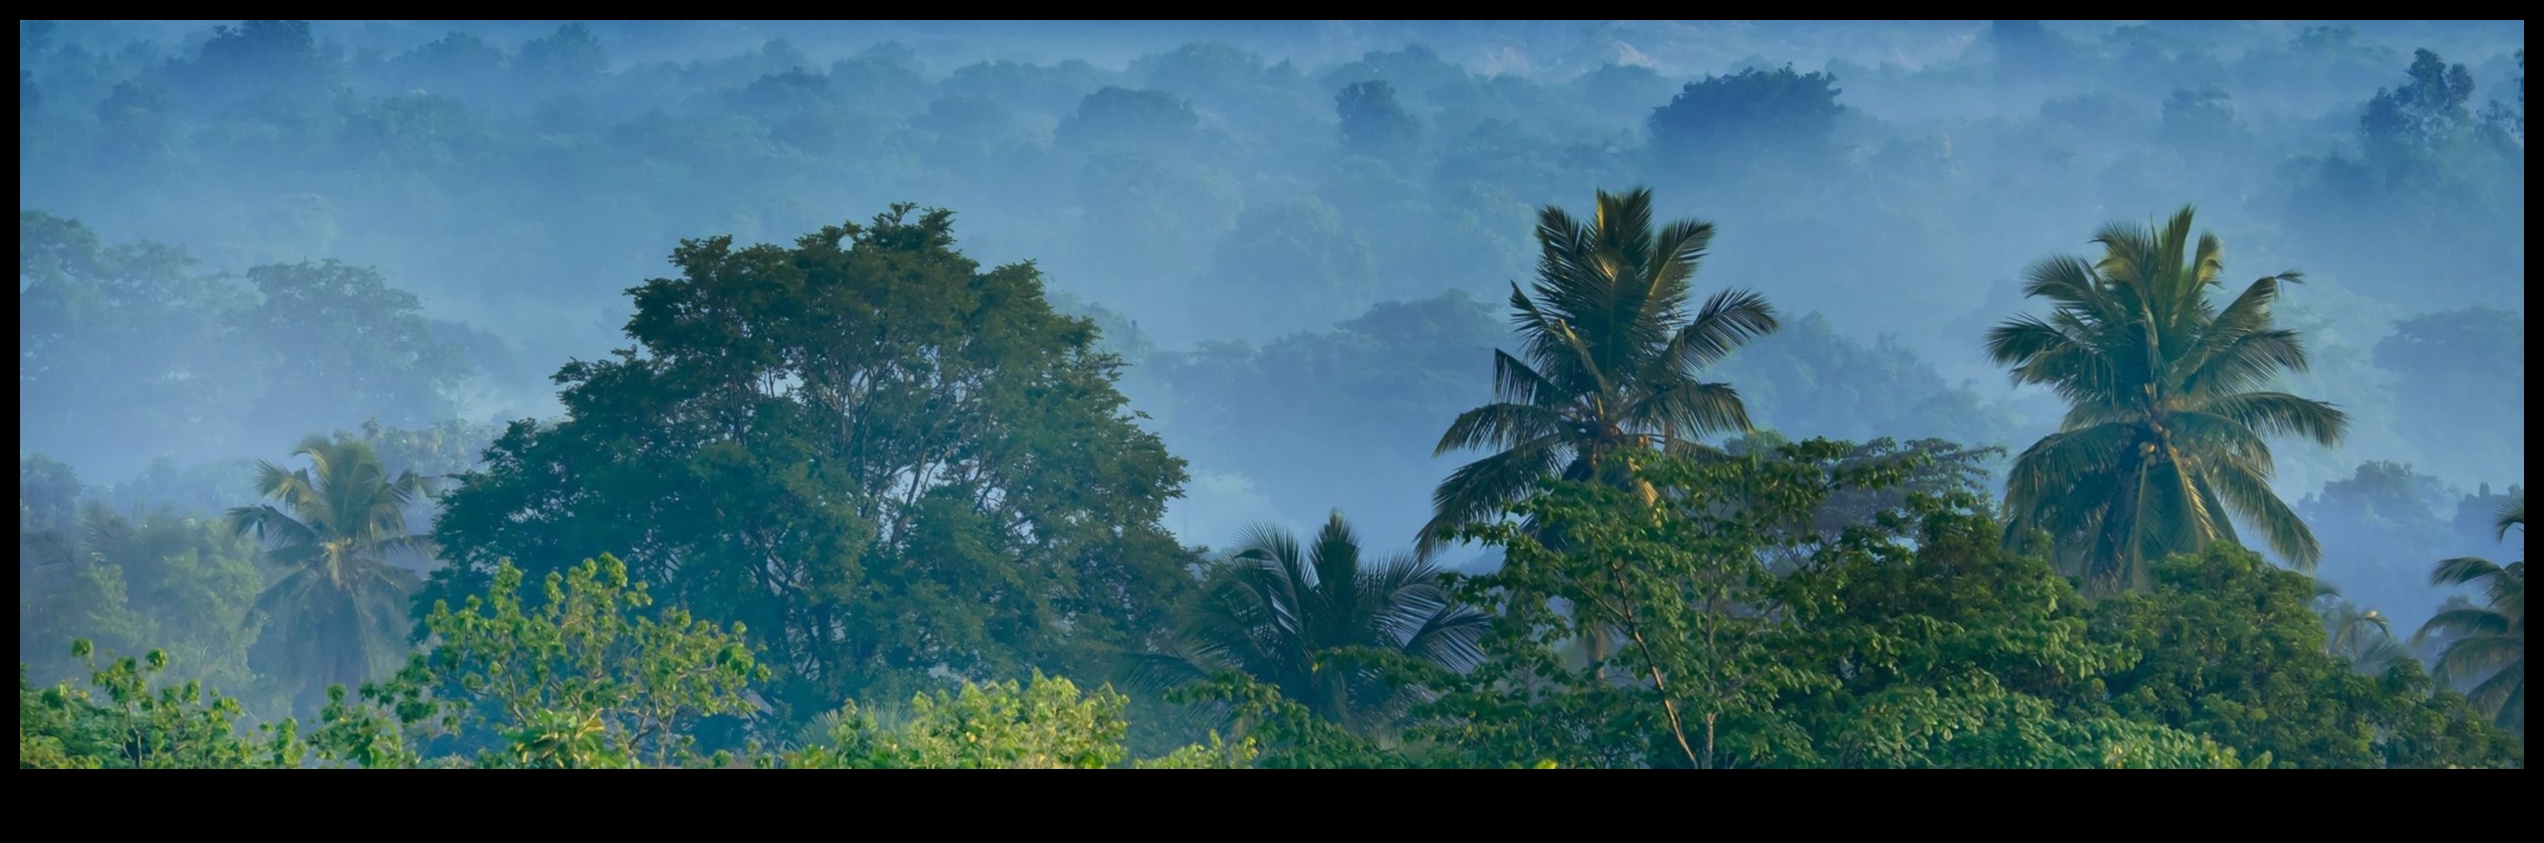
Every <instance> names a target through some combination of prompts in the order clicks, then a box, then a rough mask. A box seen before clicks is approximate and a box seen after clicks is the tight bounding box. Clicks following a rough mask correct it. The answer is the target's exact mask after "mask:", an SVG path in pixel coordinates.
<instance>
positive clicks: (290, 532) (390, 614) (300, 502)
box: [229, 436, 427, 687]
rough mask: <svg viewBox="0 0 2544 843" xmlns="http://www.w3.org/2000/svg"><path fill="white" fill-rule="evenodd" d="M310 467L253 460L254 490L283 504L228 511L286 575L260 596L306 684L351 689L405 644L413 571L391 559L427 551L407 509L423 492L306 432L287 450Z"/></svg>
mask: <svg viewBox="0 0 2544 843" xmlns="http://www.w3.org/2000/svg"><path fill="white" fill-rule="evenodd" d="M292 453H293V455H294V456H299V457H306V458H308V460H309V468H303V469H295V470H291V471H285V470H283V468H282V467H281V466H277V465H275V464H273V463H270V462H265V463H258V464H257V478H256V490H257V492H258V493H259V495H260V496H261V497H264V498H268V499H271V500H273V501H274V502H275V503H279V504H280V506H276V505H275V504H273V503H269V504H259V505H256V506H243V507H238V508H235V509H232V510H230V512H229V518H230V522H231V524H232V525H233V526H234V528H235V529H236V530H237V531H238V532H239V533H240V534H241V535H254V536H255V537H256V538H257V539H258V540H260V541H262V542H264V543H265V546H266V550H265V558H266V560H267V561H269V562H271V563H273V564H275V565H277V566H279V567H281V568H283V569H284V570H285V571H286V572H287V573H285V574H284V575H283V577H282V579H280V580H278V581H276V582H275V583H274V584H273V585H272V586H269V587H267V588H266V590H265V593H264V594H263V595H262V596H260V597H258V598H257V601H256V606H255V608H256V611H257V612H258V613H259V614H261V615H263V616H264V617H266V618H269V619H271V621H272V626H271V627H270V628H271V629H273V630H274V631H275V632H277V633H278V635H279V638H280V643H281V645H282V646H283V648H284V649H285V650H286V651H287V653H288V656H289V663H290V664H293V665H297V666H300V669H301V670H303V671H305V674H304V675H303V676H301V677H300V678H301V679H302V680H303V681H304V683H306V687H323V686H324V685H326V684H337V683H341V684H352V683H357V682H360V681H362V680H363V679H366V678H369V677H370V676H372V675H374V674H375V673H376V672H377V671H378V670H379V669H381V668H384V667H386V666H387V665H388V664H389V663H391V662H393V661H394V659H395V657H396V655H397V654H398V653H399V652H401V651H402V650H403V649H404V648H403V643H404V640H405V630H406V625H405V621H406V618H407V597H408V595H409V594H411V593H412V592H413V590H414V587H415V586H416V584H417V579H416V576H415V574H414V573H413V572H411V571H408V570H407V569H405V568H400V567H398V566H396V565H392V564H390V563H389V562H388V558H389V557H390V556H391V555H393V554H396V553H401V552H420V551H422V550H423V547H422V541H423V539H422V537H421V536H417V535H415V534H413V533H410V532H409V531H408V530H407V526H406V511H407V510H408V509H409V508H410V507H411V506H413V505H414V504H415V503H416V502H418V501H420V500H422V499H423V498H424V496H425V495H426V493H427V489H426V487H425V481H424V480H423V478H420V477H417V476H416V475H415V474H414V473H413V472H399V473H398V474H397V476H395V477H391V476H389V473H388V470H387V468H386V467H385V466H383V465H382V464H381V462H380V457H379V455H378V454H377V453H375V452H374V451H373V450H372V448H371V446H370V444H369V443H367V442H363V441H361V440H359V439H351V438H340V439H335V440H329V439H328V438H326V437H323V436H312V437H309V438H308V439H306V440H303V441H302V442H301V443H300V447H299V448H298V449H297V450H295V451H293V452H292Z"/></svg>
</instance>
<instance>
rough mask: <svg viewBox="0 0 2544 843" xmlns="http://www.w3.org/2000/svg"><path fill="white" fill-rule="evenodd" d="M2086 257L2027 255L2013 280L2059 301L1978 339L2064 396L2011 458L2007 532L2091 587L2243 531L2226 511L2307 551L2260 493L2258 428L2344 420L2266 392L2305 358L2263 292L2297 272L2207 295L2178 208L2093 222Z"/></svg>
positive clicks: (2205, 252)
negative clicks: (2030, 258)
mask: <svg viewBox="0 0 2544 843" xmlns="http://www.w3.org/2000/svg"><path fill="white" fill-rule="evenodd" d="M2094 242H2095V243H2098V244H2101V246H2102V247H2103V256H2102V259H2101V260H2099V261H2094V262H2088V261H2086V260H2085V259H2083V258H2079V257H2070V256H2060V257H2052V258H2048V259H2045V260H2042V261H2039V262H2037V263H2034V264H2033V265H2032V266H2031V267H2030V268H2029V269H2027V270H2025V272H2024V275H2025V278H2026V283H2025V285H2024V288H2023V292H2024V295H2027V296H2034V297H2040V298H2046V299H2048V300H2050V301H2051V302H2053V303H2054V304H2055V305H2056V308H2055V309H2054V310H2053V311H2052V312H2051V313H2050V314H2049V315H2047V316H2037V315H2029V314H2026V315H2022V316H2016V317H2014V318H2012V319H2008V320H2006V321H2005V322H2004V323H2003V324H2000V325H1998V326H1997V328H1996V329H1995V330H1993V331H1990V332H1988V354H1989V355H1990V356H1991V357H1993V358H1995V360H1996V362H1997V363H1999V364H2001V365H2007V366H2011V367H2013V374H2014V381H2015V382H2016V383H2031V384H2044V385H2047V386H2049V387H2050V388H2051V389H2054V390H2057V392H2058V394H2059V396H2060V397H2062V398H2064V399H2066V401H2067V403H2068V405H2069V406H2068V411H2067V417H2066V419H2065V420H2063V421H2062V422H2060V425H2059V430H2058V432H2057V433H2054V434H2051V435H2049V436H2047V437H2044V438H2042V439H2041V440H2040V441H2039V442H2036V443H2033V445H2032V446H2031V447H2030V448H2027V449H2025V450H2024V451H2023V453H2022V455H2021V456H2018V457H2016V458H2015V460H2014V468H2013V471H2012V472H2010V474H2009V476H2008V477H2007V478H2006V490H2005V503H2006V507H2007V508H2008V509H2009V510H2010V512H2011V514H2012V522H2011V523H2010V524H2009V525H2008V526H2009V532H2010V533H2011V532H2022V533H2028V532H2029V531H2031V530H2044V531H2047V532H2048V533H2049V535H2050V536H2051V538H2052V540H2054V541H2055V542H2057V543H2058V546H2059V548H2060V554H2059V557H2060V558H2059V562H2060V563H2061V564H2062V565H2064V566H2067V567H2068V568H2069V571H2068V573H2069V574H2070V575H2073V576H2079V577H2080V578H2082V580H2083V583H2084V587H2085V590H2086V591H2087V592H2088V593H2095V594H2107V593H2112V592H2116V591H2120V590H2124V589H2129V588H2135V587H2140V586H2143V585H2144V584H2145V582H2146V563H2147V561H2148V560H2150V559H2159V558H2162V557H2165V556H2168V555H2171V554H2175V553H2186V552H2195V551H2197V550H2199V549H2200V548H2202V547H2204V546H2206V545H2207V544H2208V543H2210V542H2214V541H2229V542H2238V543H2240V538H2239V537H2238V536H2237V533H2236V528H2235V524H2234V519H2237V518H2240V519H2242V520H2243V521H2244V522H2245V523H2247V524H2249V525H2251V526H2252V527H2253V528H2255V529H2258V530H2260V531H2261V532H2262V537H2263V538H2264V539H2265V540H2267V541H2268V542H2269V543H2270V547H2271V548H2272V549H2273V550H2276V551H2278V552H2279V554H2280V555H2281V556H2283V557H2286V558H2287V559H2288V560H2289V561H2291V562H2294V563H2296V564H2298V565H2303V566H2311V565H2313V564H2314V562H2315V560H2316V559H2317V558H2318V557H2320V556H2321V555H2322V552H2321V550H2320V549H2319V548H2318V547H2317V546H2316V544H2315V540H2314V533H2313V532H2312V531H2309V530H2307V529H2306V526H2305V524H2304V522H2302V521H2299V520H2298V518H2297V514H2296V512H2295V511H2294V510H2291V509H2289V508H2288V505H2287V503H2286V502H2283V501H2281V500H2280V499H2279V496H2278V495H2277V494H2276V493H2274V492H2272V491H2271V488H2270V476H2271V471H2272V464H2271V459H2270V446H2269V444H2268V443H2266V442H2264V441H2263V437H2264V436H2271V435H2297V436H2304V437H2306V438H2308V439H2312V440H2314V441H2315V442H2318V443H2321V444H2324V445H2331V444H2334V443H2336V442H2338V441H2339V440H2340V437H2341V432H2342V430H2343V428H2345V427H2347V426H2348V423H2349V419H2348V417H2347V416H2345V415H2343V414H2342V412H2341V411H2340V410H2338V409H2335V408H2334V407H2333V406H2332V405H2331V404H2327V403H2324V402H2322V401H2315V400H2310V399H2306V398H2300V397H2297V396H2295V395H2291V394H2288V393H2285V392H2274V391H2269V390H2267V389H2264V388H2263V387H2265V386H2267V385H2268V384H2269V383H2270V381H2271V380H2272V379H2273V378H2274V377H2276V376H2277V375H2278V374H2279V373H2280V372H2282V371H2304V370H2305V367H2306V354H2305V347H2304V345H2303V344H2302V343H2301V342H2300V341H2299V338H2298V336H2297V332H2296V331H2294V330H2290V329H2286V328H2276V327H2273V326H2272V324H2271V318H2270V305H2271V303H2272V302H2274V301H2276V300H2278V298H2279V293H2280V290H2281V286H2282V285H2284V284H2292V283H2296V282H2297V280H2298V274H2297V273H2296V272H2294V271H2289V272H2283V273H2280V274H2278V275H2273V276H2269V277H2265V278H2262V279H2260V280H2257V281H2254V282H2252V284H2251V285H2250V286H2247V287H2245V288H2244V291H2243V293H2242V294H2240V295H2237V296H2236V297H2235V299H2234V300H2233V301H2231V302H2228V303H2227V304H2226V306H2225V307H2224V308H2222V309H2221V308H2219V307H2217V306H2216V304H2215V303H2213V302H2211V301H2210V300H2209V297H2208V296H2209V291H2210V290H2212V289H2216V288H2222V287H2223V282H2221V281H2219V280H2218V277H2217V276H2218V274H2219V273H2220V272H2222V271H2223V270H2224V268H2225V264H2224V256H2223V247H2222V246H2221V244H2220V243H2219V241H2218V239H2217V236H2216V235H2214V234H2207V233H2203V234H2201V235H2200V237H2199V240H2198V242H2197V244H2196V245H2194V244H2193V242H2192V241H2191V209H2190V208H2189V207H2187V206H2186V207H2184V208H2183V209H2182V210H2181V212H2179V213H2176V214H2174V215H2173V218H2172V219H2171V220H2170V221H2168V222H2166V223H2165V224H2164V225H2163V227H2161V228H2137V227H2134V226H2130V225H2127V224H2122V223H2113V224H2111V225H2106V226H2104V227H2103V229H2102V230H2101V231H2100V232H2098V233H2097V234H2095V236H2094Z"/></svg>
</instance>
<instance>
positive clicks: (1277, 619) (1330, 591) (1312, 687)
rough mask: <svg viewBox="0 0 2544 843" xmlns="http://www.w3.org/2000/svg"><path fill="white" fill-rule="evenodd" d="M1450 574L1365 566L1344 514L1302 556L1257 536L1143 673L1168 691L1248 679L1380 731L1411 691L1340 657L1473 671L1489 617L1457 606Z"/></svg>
mask: <svg viewBox="0 0 2544 843" xmlns="http://www.w3.org/2000/svg"><path fill="white" fill-rule="evenodd" d="M1446 573H1447V572H1446V571H1443V570H1442V569H1441V568H1440V567H1439V566H1437V565H1434V564H1431V563H1430V562H1428V561H1424V560H1422V559H1419V558H1417V557H1414V556H1410V555H1399V556H1390V557H1385V558H1380V559H1364V558H1363V557H1362V555H1361V548H1360V538H1359V536H1357V535H1355V534H1354V533H1353V531H1352V528H1351V525H1350V524H1349V523H1346V522H1344V521H1343V515H1342V513H1340V512H1336V513H1334V514H1333V516H1332V517H1331V518H1329V519H1327V520H1326V522H1325V527H1324V528H1323V529H1321V530H1318V531H1317V533H1316V535H1315V537H1313V538H1312V539H1310V540H1309V541H1308V542H1306V543H1305V544H1303V545H1302V544H1301V543H1300V542H1299V540H1298V537H1297V536H1295V535H1292V534H1291V533H1290V532H1289V531H1287V530H1282V529H1278V528H1273V527H1260V528H1256V529H1255V530H1253V531H1251V532H1250V533H1249V534H1248V535H1247V536H1246V539H1245V543H1244V546H1243V549H1241V550H1239V551H1237V554H1236V556H1235V557H1234V558H1233V559H1231V560H1229V562H1228V564H1227V565H1226V566H1224V567H1223V568H1221V569H1220V570H1217V571H1214V572H1213V576H1212V581H1211V583H1210V585H1209V587H1208V589H1207V591H1206V592H1204V594H1203V595H1202V596H1201V599H1200V601H1199V602H1198V603H1197V604H1196V605H1195V606H1194V607H1193V609H1192V611H1191V612H1190V613H1189V616H1188V617H1187V618H1186V619H1185V626H1184V631H1183V635H1182V640H1181V641H1180V642H1179V644H1180V646H1179V648H1178V649H1177V650H1176V651H1174V652H1172V653H1170V654H1165V655H1159V656H1153V657H1151V658H1149V659H1147V660H1145V663H1144V666H1147V667H1150V668H1152V669H1153V671H1154V672H1153V673H1152V674H1151V675H1152V676H1155V677H1157V678H1159V679H1169V680H1171V679H1199V678H1204V677H1206V676H1208V675H1210V674H1213V673H1216V672H1218V671H1221V670H1238V671H1242V672H1244V673H1247V674H1249V675H1252V676H1253V677H1255V678H1256V679H1258V680H1261V681H1263V682H1265V683H1269V684H1271V685H1272V686H1273V687H1276V688H1279V689H1280V691H1281V694H1282V695H1283V696H1285V697H1288V698H1290V699H1293V700H1297V701H1298V702H1299V703H1301V704H1303V705H1305V706H1307V708H1308V710H1309V711H1312V712H1315V713H1316V714H1317V715H1318V716H1321V717H1324V718H1325V719H1327V720H1331V721H1334V722H1336V723H1339V724H1342V725H1343V726H1344V727H1346V728H1350V729H1354V730H1358V731H1363V732H1368V731H1372V730H1377V729H1382V728H1385V727H1386V726H1388V725H1389V724H1390V723H1391V722H1392V721H1393V720H1394V719H1395V718H1396V717H1397V716H1398V715H1401V714H1403V713H1404V711H1405V709H1406V707H1407V706H1408V705H1409V704H1410V703H1411V702H1413V697H1412V695H1411V693H1410V689H1408V688H1406V687H1404V686H1403V685H1402V684H1401V683H1399V682H1396V681H1394V680H1391V679H1390V678H1389V677H1388V676H1387V675H1386V674H1385V672H1384V671H1383V670H1380V669H1378V667H1377V666H1375V665H1367V664H1354V663H1351V662H1350V661H1349V654H1348V653H1346V652H1344V651H1346V650H1351V649H1361V650H1374V651H1381V652H1389V653H1396V654H1401V655H1403V656H1407V657H1410V658H1413V659H1417V660H1420V661H1423V662H1428V663H1431V664H1434V665H1438V666H1440V667H1445V668H1449V669H1452V670H1463V669H1466V668H1468V667H1472V666H1473V665H1474V664H1475V661H1476V659H1477V658H1478V657H1480V656H1481V653H1480V652H1478V651H1477V650H1476V647H1475V638H1476V636H1477V635H1478V634H1481V633H1482V632H1483V629H1484V620H1485V619H1484V615H1483V614H1481V613H1479V612H1477V611H1475V610H1474V609H1472V608H1469V607H1467V606H1465V605H1463V604H1460V603H1458V602H1456V601H1455V600H1452V599H1450V597H1449V594H1448V591H1447V589H1446V588H1445V587H1444V586H1445V582H1444V580H1445V577H1444V574H1446Z"/></svg>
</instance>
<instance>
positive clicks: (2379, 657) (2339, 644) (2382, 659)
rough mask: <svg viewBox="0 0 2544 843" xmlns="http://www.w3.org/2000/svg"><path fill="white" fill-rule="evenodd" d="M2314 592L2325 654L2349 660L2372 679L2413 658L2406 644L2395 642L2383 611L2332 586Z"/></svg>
mask: <svg viewBox="0 0 2544 843" xmlns="http://www.w3.org/2000/svg"><path fill="white" fill-rule="evenodd" d="M2314 589H2315V604H2314V610H2315V613H2316V614H2317V615H2319V616H2321V617H2322V618H2323V651H2324V652H2326V653H2329V654H2331V655H2334V656H2339V657H2341V658H2344V659H2348V660H2349V661H2350V669H2351V670H2354V671H2356V672H2358V673H2361V674H2364V675H2368V676H2382V675H2384V674H2385V670H2386V668H2389V667H2392V666H2393V665H2394V663H2395V662H2397V661H2400V660H2402V659H2407V658H2411V651H2410V650H2407V649H2404V647H2403V642H2401V641H2397V640H2395V639H2394V629H2393V626H2392V624H2391V623H2390V622H2389V621H2388V620H2387V619H2386V617H2385V614H2384V613H2383V612H2379V611H2376V610H2375V609H2361V608H2359V607H2358V604H2355V603H2351V602H2350V601H2348V600H2344V599H2342V598H2341V595H2340V592H2339V591H2338V590H2337V589H2334V588H2333V587H2332V586H2331V585H2330V584H2328V583H2322V582H2317V583H2315V586H2314Z"/></svg>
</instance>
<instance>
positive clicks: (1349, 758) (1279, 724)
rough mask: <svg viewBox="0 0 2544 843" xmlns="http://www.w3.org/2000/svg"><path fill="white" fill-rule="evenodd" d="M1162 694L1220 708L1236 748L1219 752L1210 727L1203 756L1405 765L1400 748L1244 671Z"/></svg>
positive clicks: (1292, 766)
mask: <svg viewBox="0 0 2544 843" xmlns="http://www.w3.org/2000/svg"><path fill="white" fill-rule="evenodd" d="M1168 698H1169V699H1171V700H1174V701H1177V702H1182V703H1190V704H1200V705H1212V706H1218V707H1221V708H1223V709H1224V710H1225V711H1226V713H1227V715H1228V719H1229V723H1230V731H1229V734H1230V735H1231V739H1232V740H1235V741H1236V743H1235V744H1234V746H1236V747H1238V749H1237V750H1236V751H1234V752H1225V753H1224V754H1222V752H1223V751H1220V750H1218V747H1220V746H1221V745H1222V744H1221V743H1220V741H1219V736H1218V734H1217V733H1215V732H1214V733H1212V735H1211V742H1212V743H1211V747H1212V750H1213V751H1212V753H1211V755H1210V756H1209V757H1212V758H1237V757H1240V756H1243V757H1244V758H1245V759H1247V760H1251V762H1252V764H1253V766H1256V767H1262V768H1267V769H1284V770H1334V769H1372V768H1393V767H1406V766H1411V763H1410V760H1409V759H1408V757H1407V756H1406V755H1405V754H1404V753H1403V752H1401V751H1397V750H1391V749H1389V748H1387V747H1385V746H1382V745H1381V744H1380V743H1379V742H1377V741H1374V740H1372V739H1370V738H1368V737H1365V736H1362V735H1361V734H1359V733H1356V732H1353V731H1352V730H1350V729H1346V728H1344V727H1343V726H1342V725H1340V724H1338V723H1335V722H1334V721H1333V720H1332V719H1331V718H1328V717H1323V716H1320V715H1318V714H1317V713H1316V712H1315V711H1312V710H1310V709H1309V708H1308V707H1307V706H1305V705H1301V704H1299V703H1298V702H1296V701H1294V700H1292V699H1291V698H1289V697H1286V696H1283V695H1282V694H1281V691H1280V689H1279V688H1277V687H1274V686H1272V685H1268V684H1264V683H1262V682H1258V681H1256V680H1255V678H1254V677H1252V676H1249V675H1246V674H1244V673H1240V672H1236V671H1224V672H1221V673H1218V674H1215V675H1212V676H1211V677H1209V678H1208V679H1204V680H1202V681H1199V682H1194V683H1191V684H1188V685H1184V686H1181V687H1178V688H1176V689H1175V690H1174V691H1172V692H1169V694H1168ZM1182 754H1183V753H1178V755H1182ZM1170 757H1174V756H1170Z"/></svg>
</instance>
